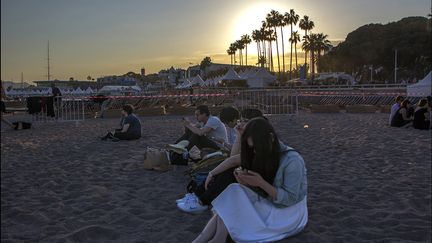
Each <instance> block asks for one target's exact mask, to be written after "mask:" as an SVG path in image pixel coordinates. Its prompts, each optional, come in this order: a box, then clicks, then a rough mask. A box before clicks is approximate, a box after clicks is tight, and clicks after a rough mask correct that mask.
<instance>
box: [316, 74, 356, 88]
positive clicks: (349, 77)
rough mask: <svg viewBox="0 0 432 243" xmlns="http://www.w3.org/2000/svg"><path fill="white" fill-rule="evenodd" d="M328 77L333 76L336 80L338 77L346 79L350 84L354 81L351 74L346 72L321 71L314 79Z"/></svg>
mask: <svg viewBox="0 0 432 243" xmlns="http://www.w3.org/2000/svg"><path fill="white" fill-rule="evenodd" d="M329 78H334V79H337V80H339V79H343V80H347V81H348V82H349V84H351V85H353V84H355V83H356V80H355V79H354V78H353V77H352V76H351V75H349V74H346V73H321V74H320V76H319V77H318V78H316V80H326V79H329Z"/></svg>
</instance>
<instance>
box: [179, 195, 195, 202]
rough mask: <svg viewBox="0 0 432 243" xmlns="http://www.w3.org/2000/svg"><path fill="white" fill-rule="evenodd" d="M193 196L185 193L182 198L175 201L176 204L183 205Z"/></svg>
mask: <svg viewBox="0 0 432 243" xmlns="http://www.w3.org/2000/svg"><path fill="white" fill-rule="evenodd" d="M193 196H195V195H194V194H193V193H186V194H185V196H184V197H183V198H180V199H177V200H176V203H184V202H186V201H187V200H189V199H190V198H191V197H193Z"/></svg>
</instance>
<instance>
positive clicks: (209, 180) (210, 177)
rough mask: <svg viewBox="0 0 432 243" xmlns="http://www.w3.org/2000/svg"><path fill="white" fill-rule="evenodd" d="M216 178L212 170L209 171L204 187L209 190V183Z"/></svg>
mask: <svg viewBox="0 0 432 243" xmlns="http://www.w3.org/2000/svg"><path fill="white" fill-rule="evenodd" d="M213 179H214V176H213V174H212V173H211V172H209V173H208V175H207V178H206V181H205V183H204V188H205V189H206V190H207V187H208V185H209V184H210V182H212V181H213Z"/></svg>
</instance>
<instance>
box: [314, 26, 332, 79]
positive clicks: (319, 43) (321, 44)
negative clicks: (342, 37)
mask: <svg viewBox="0 0 432 243" xmlns="http://www.w3.org/2000/svg"><path fill="white" fill-rule="evenodd" d="M327 37H328V35H325V34H323V33H319V34H317V36H316V52H317V54H318V55H317V60H316V61H317V71H318V72H320V69H321V67H320V65H321V63H320V61H321V52H322V51H327V50H329V49H330V48H331V46H332V45H331V42H330V41H329V40H327Z"/></svg>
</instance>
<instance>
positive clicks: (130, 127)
mask: <svg viewBox="0 0 432 243" xmlns="http://www.w3.org/2000/svg"><path fill="white" fill-rule="evenodd" d="M133 111H134V108H133V106H132V105H130V104H127V105H124V106H123V109H122V120H121V122H120V123H121V125H122V128H121V129H116V130H114V131H112V132H109V133H108V134H107V135H105V136H103V137H101V139H102V140H107V139H108V138H110V139H111V140H113V141H119V140H134V139H139V138H141V122H140V120H139V118H138V117H137V116H136V115H135V114H133Z"/></svg>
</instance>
